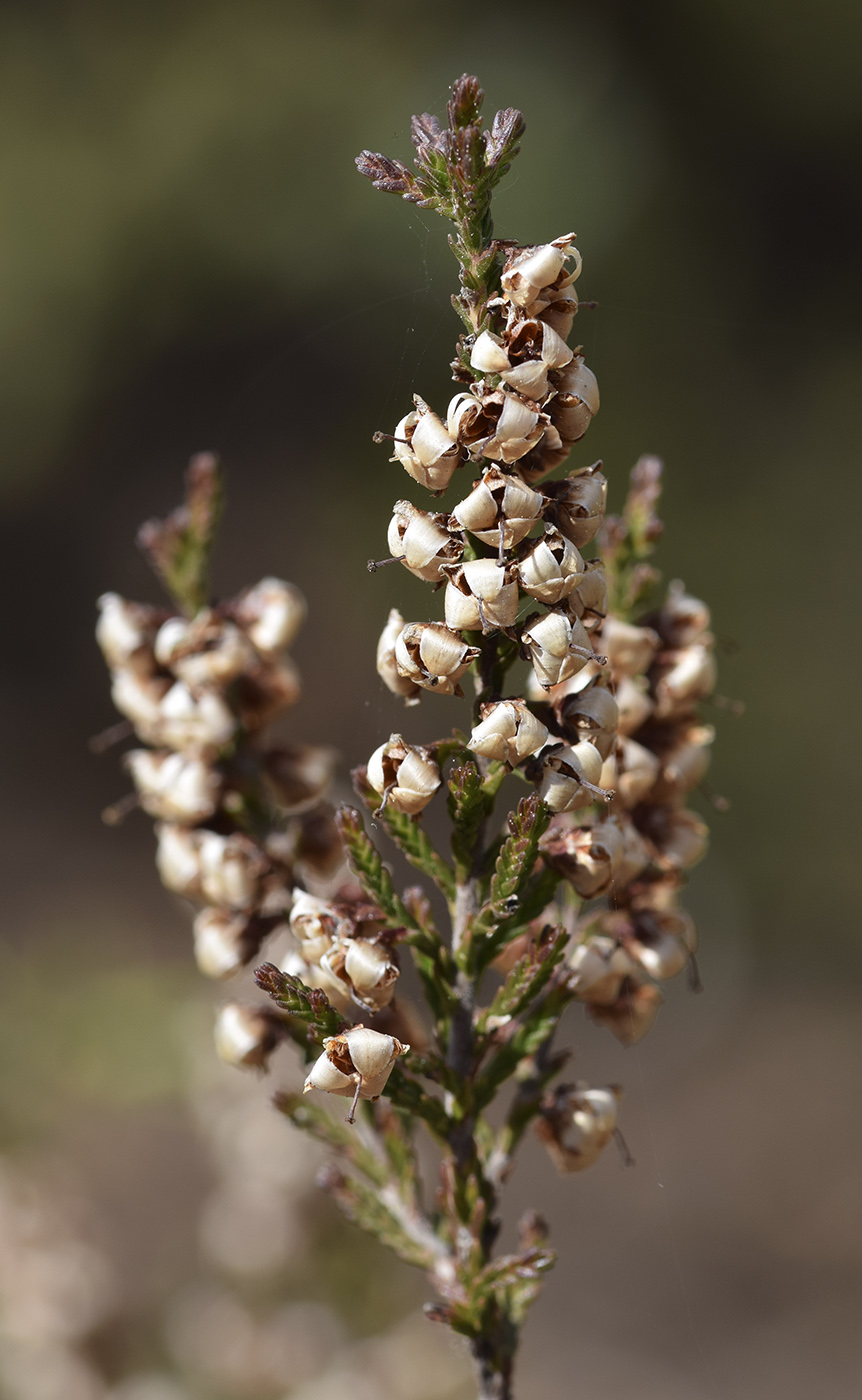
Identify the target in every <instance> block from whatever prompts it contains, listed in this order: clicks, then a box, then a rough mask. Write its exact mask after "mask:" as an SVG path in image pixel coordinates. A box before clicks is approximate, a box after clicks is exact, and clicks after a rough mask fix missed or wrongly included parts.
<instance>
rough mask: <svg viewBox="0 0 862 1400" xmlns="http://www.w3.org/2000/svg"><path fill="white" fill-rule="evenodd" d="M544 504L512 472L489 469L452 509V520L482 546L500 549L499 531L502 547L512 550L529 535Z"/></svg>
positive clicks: (537, 493)
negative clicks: (494, 546) (489, 545)
mask: <svg viewBox="0 0 862 1400" xmlns="http://www.w3.org/2000/svg"><path fill="white" fill-rule="evenodd" d="M544 504H545V502H544V497H543V496H542V495H541V494H540V493H539V492H538V491H533V490H532V488H531V487H529V486H527V485H526V483H525V482H523V481H522V480H521V479H520V477H519V476H517V475H516V474H515V473H514V472H502V471H501V470H500V468H499V467H489V468H488V470H487V471H486V472H485V473H484V475H483V476H482V480H481V481H478V482H476V484H475V486H474V487H473V490H472V491H471V492H470V495H469V496H467V497H465V499H464V500H463V501H460V502H459V503H458V505H457V506H456V507H455V509H454V510H453V512H452V518H453V520H455V521H456V522H457V524H458V526H459V527H460V528H461V529H464V530H469V531H470V532H471V534H474V535H475V536H476V537H477V539H480V540H482V541H483V543H484V544H491V545H497V546H499V543H500V531H501V529H502V532H503V545H504V547H505V548H506V549H511V547H512V546H513V545H516V544H518V543H520V541H521V540H522V539H524V537H525V536H526V535H528V534H529V533H530V531H531V530H532V528H533V526H534V525H535V524H536V521H537V520H538V519H539V517H540V515H541V513H542V509H543V507H544Z"/></svg>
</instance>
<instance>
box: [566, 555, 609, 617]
mask: <svg viewBox="0 0 862 1400" xmlns="http://www.w3.org/2000/svg"><path fill="white" fill-rule="evenodd" d="M569 611H570V612H571V613H572V614H573V616H575V617H579V618H581V619H582V620H583V623H584V626H586V627H589V626H595V624H596V622H598V621H600V620H601V619H602V618H603V617H604V616H605V615H606V613H607V611H608V582H607V579H606V578H605V566H604V564H603V563H602V561H601V559H588V560H587V563H586V566H585V571H584V576H583V578H580V579H578V581H577V586H576V587H575V590H574V592H573V593H572V594H570V596H569Z"/></svg>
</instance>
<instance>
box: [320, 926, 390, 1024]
mask: <svg viewBox="0 0 862 1400" xmlns="http://www.w3.org/2000/svg"><path fill="white" fill-rule="evenodd" d="M320 966H321V969H325V970H326V971H327V972H330V973H331V974H332V976H333V977H336V978H338V979H339V980H340V982H341V983H342V984H343V986H345V987H346V989H347V991H348V993H349V995H350V996H351V997H352V998H353V1000H354V1001H355V1002H356V1003H357V1004H358V1005H359V1006H362V1007H364V1008H365V1010H366V1011H372V1012H376V1011H382V1010H383V1008H384V1006H388V1005H389V1003H390V1002H391V1001H392V998H393V997H394V995H395V983H396V981H397V979H398V965H397V963H395V962H393V960H392V956H391V954H390V952H389V950H388V949H387V948H386V947H384V945H383V944H381V943H375V942H373V941H372V940H371V939H368V938H342V939H339V941H338V942H337V943H336V944H334V945H333V947H332V948H330V950H329V952H327V953H325V954H324V956H323V957H322V958H321V961H320Z"/></svg>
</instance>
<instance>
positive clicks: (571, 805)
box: [539, 740, 603, 812]
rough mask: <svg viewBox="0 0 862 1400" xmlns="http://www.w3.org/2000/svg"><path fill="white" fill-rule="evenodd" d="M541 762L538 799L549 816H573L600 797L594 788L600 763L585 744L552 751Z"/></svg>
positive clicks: (599, 775) (599, 774) (591, 746)
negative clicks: (560, 813) (552, 814)
mask: <svg viewBox="0 0 862 1400" xmlns="http://www.w3.org/2000/svg"><path fill="white" fill-rule="evenodd" d="M541 762H542V769H541V783H540V786H539V797H540V798H541V799H542V801H543V802H544V803H545V804H546V806H547V807H549V808H550V810H551V811H552V812H573V811H575V810H576V809H577V808H579V807H588V806H589V805H590V803H591V802H595V801H596V799H597V798H598V797H601V796H603V794H602V793H600V792H599V791H597V788H596V784H597V783H598V781H599V778H600V777H601V772H602V760H601V757H600V755H599V751H598V749H596V748H594V747H593V745H592V744H591V743H589V742H588V741H587V740H584V741H583V742H582V743H580V744H576V745H575V746H574V748H563V747H562V746H560V747H559V748H556V749H551V750H549V751H548V753H547V754H543V755H542V759H541Z"/></svg>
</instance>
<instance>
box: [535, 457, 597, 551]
mask: <svg viewBox="0 0 862 1400" xmlns="http://www.w3.org/2000/svg"><path fill="white" fill-rule="evenodd" d="M600 467H601V462H596V464H595V465H594V466H592V467H586V468H585V469H584V470H583V471H581V472H576V473H574V474H573V475H572V476H567V477H565V478H564V480H563V481H552V482H551V483H550V484H549V485H547V486H543V487H542V494H543V495H544V496H545V498H546V501H547V505H546V507H545V519H546V520H548V521H549V522H550V524H552V525H556V527H557V529H558V530H559V531H560V533H561V534H562V535H565V537H566V539H567V540H571V542H572V544H574V545H577V547H578V549H581V548H583V546H584V545H585V544H589V542H590V540H592V539H594V538H595V536H596V535H597V534H598V532H599V530H600V528H601V524H602V521H603V520H604V518H605V508H606V503H607V494H608V483H607V480H606V478H605V477H604V476H603V475H602V473H601V471H600Z"/></svg>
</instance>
